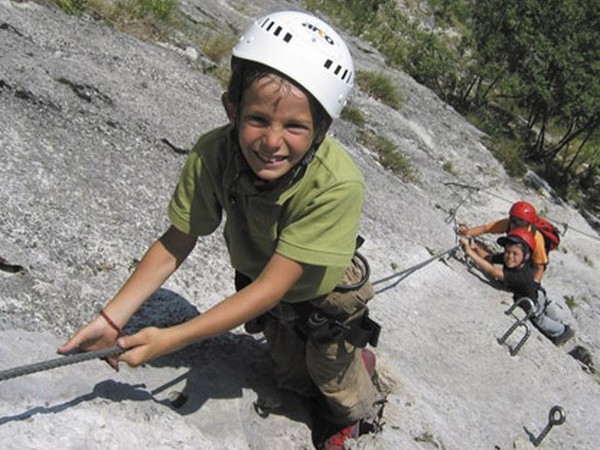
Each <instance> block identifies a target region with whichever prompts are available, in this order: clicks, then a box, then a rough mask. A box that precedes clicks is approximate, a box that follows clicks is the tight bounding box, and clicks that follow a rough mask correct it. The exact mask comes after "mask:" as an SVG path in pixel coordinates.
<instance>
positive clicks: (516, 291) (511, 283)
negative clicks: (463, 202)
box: [459, 228, 574, 345]
mask: <svg viewBox="0 0 600 450" xmlns="http://www.w3.org/2000/svg"><path fill="white" fill-rule="evenodd" d="M459 240H460V243H461V244H462V246H463V249H464V251H465V253H466V255H467V256H468V257H469V258H471V259H472V260H473V262H474V263H475V265H476V266H477V267H479V269H481V270H482V271H483V272H484V273H486V274H487V275H489V276H490V277H493V278H495V279H496V280H498V281H500V282H501V283H502V284H503V285H504V286H505V287H506V288H507V289H508V290H509V291H510V292H512V293H513V300H514V301H518V300H520V299H522V298H524V297H526V298H528V299H530V300H531V302H532V304H533V306H534V312H533V314H532V315H531V317H530V319H531V321H532V322H533V324H534V325H535V326H536V327H537V328H538V329H539V330H540V331H541V332H542V334H544V335H545V336H546V337H547V338H548V339H550V340H551V341H552V342H554V344H556V345H562V344H564V343H565V342H567V341H568V340H569V339H571V338H572V337H573V335H574V332H573V330H572V329H571V327H569V326H568V325H564V324H563V323H562V322H561V321H560V320H559V318H558V314H557V310H556V309H555V308H556V307H555V305H554V303H552V302H550V301H548V299H547V297H546V291H545V290H544V289H543V288H542V287H540V286H539V284H538V283H536V282H535V280H534V272H535V269H534V267H533V264H532V261H531V255H532V254H533V252H534V251H535V247H536V245H537V244H536V242H535V238H534V237H533V235H532V234H531V233H530V232H529V230H527V229H526V228H515V229H513V230H511V231H509V232H508V234H507V235H506V236H502V237H500V238H499V239H498V244H500V245H502V246H503V247H504V252H503V253H502V254H500V255H497V256H495V257H493V258H492V259H491V260H489V259H486V258H485V257H482V256H481V255H480V253H479V252H478V251H477V250H476V245H477V244H475V243H473V242H472V239H469V238H468V237H464V236H462V237H461V238H460V239H459ZM495 263H496V264H502V266H501V267H499V266H497V265H494V264H495ZM526 312H529V311H526Z"/></svg>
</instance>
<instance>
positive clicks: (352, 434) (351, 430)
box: [319, 422, 360, 450]
mask: <svg viewBox="0 0 600 450" xmlns="http://www.w3.org/2000/svg"><path fill="white" fill-rule="evenodd" d="M359 431H360V427H359V422H356V423H353V424H352V425H348V426H347V427H345V428H342V429H341V430H340V431H338V432H337V433H335V434H332V435H331V436H329V437H328V438H327V439H325V441H324V442H323V445H322V446H320V447H319V448H320V449H321V450H344V443H345V442H346V439H356V438H357V437H358V434H359Z"/></svg>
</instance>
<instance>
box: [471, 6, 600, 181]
mask: <svg viewBox="0 0 600 450" xmlns="http://www.w3.org/2000/svg"><path fill="white" fill-rule="evenodd" d="M597 6H598V5H597V2H596V1H595V0H480V1H477V2H474V9H473V39H474V43H475V48H476V54H477V58H478V62H479V67H480V70H481V71H482V73H495V74H496V79H494V80H488V84H493V85H496V84H497V83H501V84H498V86H499V89H500V91H501V92H502V94H504V95H505V96H509V97H512V98H514V100H515V102H516V104H517V105H518V106H520V107H521V108H523V109H524V110H525V111H526V113H527V117H526V127H525V129H526V132H527V133H526V137H532V146H531V150H530V153H529V155H528V156H529V157H530V158H531V159H533V160H536V161H539V162H541V163H542V164H543V165H544V167H545V169H546V172H548V171H549V169H550V168H551V167H557V165H558V166H560V167H561V169H563V170H562V175H563V177H567V178H568V177H569V176H572V174H573V173H574V172H575V169H576V167H577V165H579V164H580V163H581V162H582V156H583V155H585V154H586V153H585V152H584V149H585V146H586V144H587V143H589V142H590V141H591V139H592V137H593V136H594V134H595V133H597V130H598V127H599V125H600V36H599V30H600V19H599V17H600V16H599V15H598V10H597ZM490 68H491V70H490ZM553 124H554V125H559V128H560V129H561V130H564V131H561V134H560V135H559V136H558V137H557V136H556V134H557V129H558V127H554V128H553V131H552V134H553V135H554V136H552V137H549V136H548V129H549V127H550V126H552V125H553ZM557 157H559V158H558V159H559V160H560V161H557ZM563 181H569V180H563Z"/></svg>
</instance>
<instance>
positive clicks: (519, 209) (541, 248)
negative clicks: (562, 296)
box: [456, 201, 548, 284]
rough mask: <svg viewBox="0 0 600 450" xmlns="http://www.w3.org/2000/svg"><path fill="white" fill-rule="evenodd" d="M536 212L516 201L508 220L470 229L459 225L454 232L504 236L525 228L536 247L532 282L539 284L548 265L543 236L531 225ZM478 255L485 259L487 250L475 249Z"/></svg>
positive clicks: (530, 206)
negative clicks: (531, 236)
mask: <svg viewBox="0 0 600 450" xmlns="http://www.w3.org/2000/svg"><path fill="white" fill-rule="evenodd" d="M536 219H537V212H536V210H535V208H534V206H533V205H532V204H531V203H528V202H524V201H518V202H516V203H514V204H513V205H512V206H511V208H510V210H509V212H508V218H504V219H500V220H496V221H494V222H490V223H487V224H484V225H478V226H475V227H472V228H469V227H467V226H466V225H459V226H458V228H457V229H456V232H457V233H458V234H459V235H461V236H472V237H475V236H480V235H482V234H487V233H489V234H504V233H507V232H509V231H510V230H513V229H515V228H527V229H528V230H529V231H531V232H532V233H533V235H534V238H535V242H536V246H535V251H534V253H533V257H532V260H533V265H534V267H535V274H534V280H535V281H536V282H537V283H538V284H539V283H541V282H542V278H543V276H544V271H545V270H546V266H547V265H548V255H547V254H546V248H545V244H544V236H543V235H542V233H541V232H540V231H539V230H534V228H533V224H534V223H535V222H536ZM477 251H478V252H479V255H481V256H483V257H486V256H487V255H489V252H488V251H487V249H485V248H484V247H482V246H479V247H478V248H477Z"/></svg>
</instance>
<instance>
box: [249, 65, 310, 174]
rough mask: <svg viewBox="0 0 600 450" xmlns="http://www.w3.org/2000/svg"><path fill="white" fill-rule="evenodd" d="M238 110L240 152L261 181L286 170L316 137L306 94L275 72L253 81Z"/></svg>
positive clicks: (288, 169)
mask: <svg viewBox="0 0 600 450" xmlns="http://www.w3.org/2000/svg"><path fill="white" fill-rule="evenodd" d="M237 113H239V117H238V121H237V125H238V130H239V131H238V132H239V140H240V146H241V149H242V153H243V155H244V158H246V161H247V162H248V164H249V165H250V167H251V168H252V171H253V172H254V173H255V174H256V176H258V177H259V178H261V179H263V180H266V181H273V180H276V179H278V178H281V177H282V176H283V175H285V174H286V173H288V172H289V171H290V170H291V169H292V168H293V167H294V166H295V165H296V164H297V163H298V162H299V161H301V160H302V158H303V157H304V155H306V153H307V152H308V150H309V149H310V147H311V144H312V142H313V140H314V139H315V128H314V125H313V116H312V113H311V109H310V105H309V100H308V97H307V96H306V94H304V92H302V90H301V89H299V88H298V87H296V86H294V85H293V84H291V83H289V82H288V81H286V80H283V79H281V78H279V77H277V76H275V75H267V76H264V77H262V78H259V79H257V80H256V81H254V82H253V83H252V85H251V86H250V87H249V88H248V89H246V91H245V92H244V94H243V96H242V101H241V105H240V111H238V112H237Z"/></svg>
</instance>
